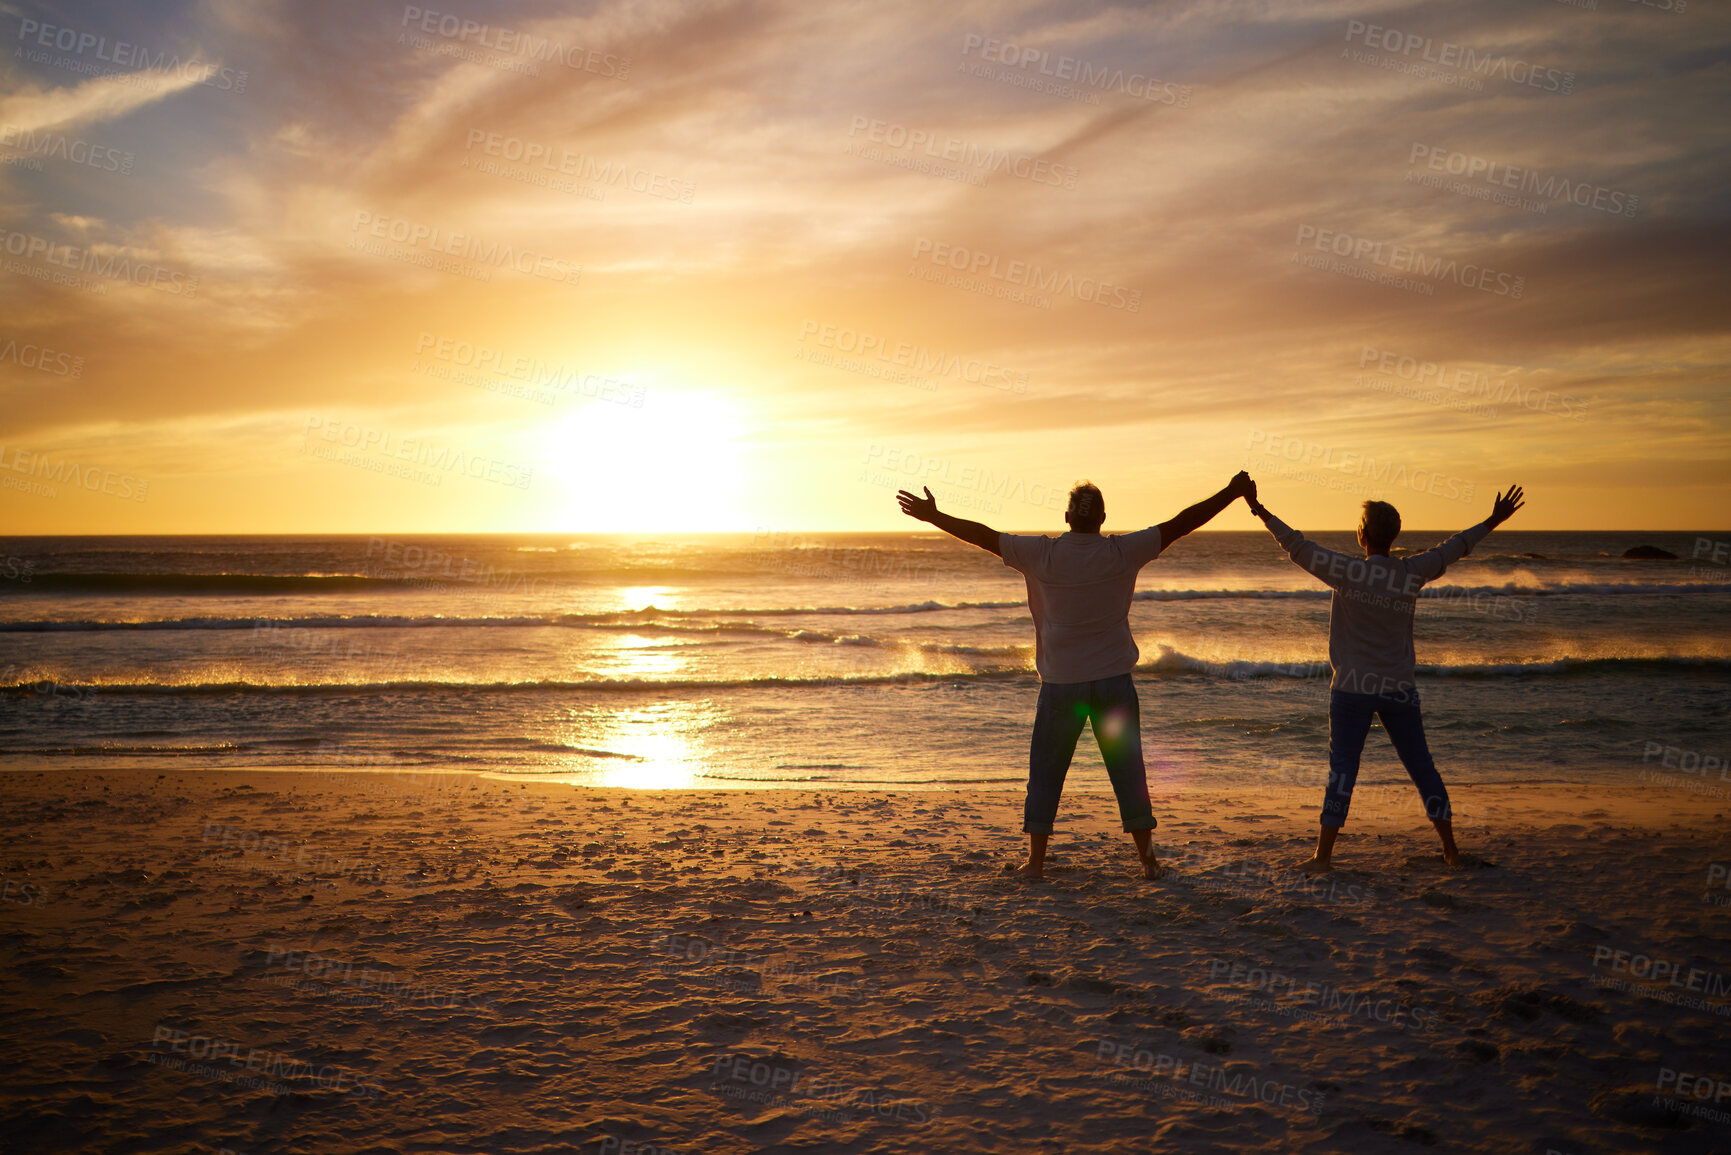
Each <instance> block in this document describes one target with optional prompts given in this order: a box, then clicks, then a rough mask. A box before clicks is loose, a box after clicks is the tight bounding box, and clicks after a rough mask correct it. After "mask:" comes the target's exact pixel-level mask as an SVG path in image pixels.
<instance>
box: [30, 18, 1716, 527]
mask: <svg viewBox="0 0 1731 1155" xmlns="http://www.w3.org/2000/svg"><path fill="white" fill-rule="evenodd" d="M434 5H435V6H432V7H422V6H413V5H402V4H395V3H370V2H364V0H363V2H351V0H342V2H329V3H287V2H283V3H182V4H175V3H162V4H155V3H153V4H150V5H137V4H127V3H118V2H116V3H54V4H0V42H3V43H4V44H6V46H7V52H6V55H5V58H4V60H3V61H0V249H3V250H4V251H3V252H0V534H40V533H69V534H71V533H375V532H382V531H392V532H422V533H433V532H453V533H456V532H493V531H496V532H549V533H567V532H569V533H588V532H651V533H665V532H680V531H744V532H754V531H759V532H760V531H764V530H770V531H809V530H821V531H831V532H840V531H847V530H905V529H912V528H915V527H914V526H913V524H912V523H910V522H908V521H907V520H906V519H905V518H904V517H903V516H902V515H901V514H900V513H899V512H898V510H897V507H896V503H895V499H894V494H895V492H896V490H897V489H898V488H903V487H907V488H914V489H917V488H919V487H920V486H922V485H924V486H929V487H930V488H931V489H932V491H933V493H934V494H935V495H936V496H937V498H938V504H939V507H940V508H941V509H945V510H947V511H949V512H952V513H955V514H958V515H960V516H964V517H970V518H974V519H977V520H980V521H984V522H986V523H987V524H990V525H992V526H994V528H1001V529H1010V530H1023V531H1053V532H1055V531H1060V530H1062V528H1063V524H1062V511H1063V508H1064V495H1065V492H1066V491H1067V489H1068V488H1069V486H1070V485H1071V484H1073V483H1074V482H1075V481H1077V480H1079V479H1082V478H1088V479H1090V480H1092V481H1094V482H1095V483H1096V484H1098V485H1099V486H1100V487H1101V488H1102V490H1103V491H1104V493H1105V497H1106V505H1107V526H1106V529H1107V531H1108V532H1110V531H1111V530H1113V529H1126V530H1127V529H1133V528H1139V527H1140V526H1141V525H1145V524H1149V523H1152V522H1155V521H1159V520H1163V519H1164V518H1167V517H1170V516H1171V515H1172V514H1173V513H1175V512H1177V510H1179V509H1180V508H1182V507H1183V506H1185V505H1188V504H1190V503H1191V502H1193V501H1197V500H1199V499H1201V498H1203V497H1205V496H1207V495H1208V494H1210V493H1212V492H1214V491H1215V490H1217V489H1219V488H1220V487H1221V486H1223V485H1224V484H1226V482H1227V481H1228V479H1229V478H1230V477H1231V475H1232V474H1233V473H1234V472H1236V471H1237V470H1239V469H1241V468H1242V469H1248V470H1249V472H1250V473H1251V475H1252V476H1253V477H1255V478H1256V480H1257V482H1258V486H1259V493H1260V496H1261V498H1262V500H1263V501H1264V503H1265V504H1267V505H1268V506H1269V507H1270V508H1271V509H1273V510H1274V511H1275V512H1276V513H1278V514H1279V515H1280V516H1282V517H1283V518H1285V519H1286V520H1287V521H1289V522H1291V523H1293V524H1295V525H1299V526H1301V527H1305V528H1313V529H1338V528H1345V527H1349V526H1351V525H1353V524H1356V520H1357V515H1358V507H1359V505H1360V503H1361V502H1362V501H1364V500H1365V499H1369V498H1377V499H1381V500H1387V501H1391V502H1393V503H1394V504H1395V505H1396V506H1397V507H1398V508H1399V509H1400V510H1401V512H1402V516H1403V521H1404V522H1405V524H1407V525H1408V526H1412V527H1422V528H1436V529H1447V528H1451V527H1457V526H1462V525H1467V524H1471V523H1472V522H1476V521H1478V520H1480V519H1481V518H1482V517H1484V516H1485V515H1486V514H1488V513H1489V511H1490V507H1491V503H1492V501H1493V499H1494V497H1495V494H1496V491H1497V490H1498V489H1499V488H1501V487H1503V486H1506V485H1508V484H1510V483H1516V482H1518V483H1520V484H1521V485H1523V486H1524V487H1525V488H1526V491H1527V496H1528V506H1527V508H1526V509H1525V510H1523V511H1522V512H1521V514H1520V515H1519V516H1520V523H1521V524H1520V527H1521V528H1524V529H1655V530H1657V529H1710V528H1723V522H1724V520H1725V518H1724V515H1723V511H1724V510H1725V509H1726V507H1727V504H1728V500H1727V499H1728V497H1731V452H1728V450H1731V445H1728V441H1731V438H1728V427H1727V396H1728V389H1727V381H1728V372H1727V366H1728V364H1731V340H1728V337H1727V317H1731V308H1728V297H1731V292H1728V288H1731V281H1728V278H1727V274H1726V271H1725V270H1726V265H1727V258H1731V244H1728V243H1727V242H1728V240H1731V229H1728V227H1727V214H1728V210H1731V199H1728V198H1727V197H1726V195H1725V193H1724V190H1725V188H1727V187H1728V186H1731V179H1728V178H1731V171H1728V170H1731V148H1727V143H1728V137H1731V117H1728V116H1727V115H1726V109H1727V107H1731V101H1728V99H1727V97H1728V94H1731V68H1728V58H1731V51H1728V48H1731V17H1728V16H1727V15H1726V14H1725V12H1724V10H1723V8H1722V7H1721V6H1716V5H1710V4H1704V3H1695V2H1686V0H1648V2H1636V0H1579V2H1578V3H1574V4H1569V3H1562V2H1558V0H1492V2H1473V0H1468V2H1460V0H1448V2H1446V3H1443V2H1426V3H1405V4H1402V3H1389V4H1371V3H1357V2H1344V0H1320V2H1319V0H1302V2H1300V0H1292V2H1288V3H1283V2H1266V3H1225V2H1200V0H1199V2H1175V3H1152V4H1136V5H1122V6H1115V5H1107V4H1089V3H1013V2H1012V3H990V4H986V3H978V4H970V3H965V2H964V3H951V4H947V5H943V6H935V5H931V4H925V3H894V2H889V3H884V2H874V3H870V4H866V3H826V2H800V0H787V2H779V3H778V2H768V0H766V2H752V0H744V2H737V3H727V2H722V3H703V2H691V3H662V2H650V3H634V2H609V0H595V2H584V3H499V4H480V3H470V4H468V5H466V6H459V5H457V4H455V3H454V2H445V0H434ZM1233 513H1237V514H1239V516H1233ZM1212 528H1223V529H1253V528H1255V525H1254V523H1253V522H1252V520H1251V519H1250V518H1249V517H1248V516H1243V515H1242V511H1241V510H1236V511H1229V513H1228V514H1227V515H1223V516H1222V518H1220V519H1217V521H1216V522H1215V523H1214V525H1213V527H1212Z"/></svg>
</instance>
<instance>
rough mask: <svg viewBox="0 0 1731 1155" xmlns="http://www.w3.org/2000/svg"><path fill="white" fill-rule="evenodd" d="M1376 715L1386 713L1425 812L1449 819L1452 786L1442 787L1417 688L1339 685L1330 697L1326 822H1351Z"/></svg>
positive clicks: (1391, 738) (1387, 725) (1386, 722)
mask: <svg viewBox="0 0 1731 1155" xmlns="http://www.w3.org/2000/svg"><path fill="white" fill-rule="evenodd" d="M1372 715H1375V716H1378V717H1380V718H1381V719H1382V728H1383V729H1384V730H1387V731H1388V737H1389V741H1391V742H1393V743H1394V752H1395V753H1396V754H1399V755H1400V763H1401V765H1402V766H1405V767H1406V772H1407V774H1408V775H1410V776H1411V777H1412V784H1413V785H1414V786H1417V787H1418V794H1419V798H1420V799H1422V800H1423V801H1424V812H1425V816H1426V817H1427V818H1430V819H1431V820H1433V821H1436V822H1448V821H1450V818H1449V792H1448V790H1447V789H1445V788H1444V787H1443V782H1442V775H1440V774H1438V773H1437V770H1436V763H1435V762H1433V761H1431V756H1430V747H1429V746H1428V745H1427V744H1426V743H1425V740H1424V718H1423V716H1422V715H1421V714H1420V712H1419V700H1418V691H1417V690H1416V689H1406V690H1401V691H1399V692H1398V693H1395V694H1349V693H1347V692H1346V691H1344V690H1336V691H1334V692H1333V693H1332V694H1330V695H1329V699H1328V789H1327V790H1326V791H1325V792H1324V793H1323V796H1322V825H1324V826H1333V827H1337V828H1338V827H1340V826H1343V825H1345V824H1346V811H1347V808H1348V807H1349V806H1351V804H1352V787H1353V784H1354V783H1355V782H1357V781H1358V760H1359V757H1360V755H1362V754H1363V753H1364V740H1365V737H1366V736H1367V735H1368V734H1369V733H1370V719H1371V717H1372Z"/></svg>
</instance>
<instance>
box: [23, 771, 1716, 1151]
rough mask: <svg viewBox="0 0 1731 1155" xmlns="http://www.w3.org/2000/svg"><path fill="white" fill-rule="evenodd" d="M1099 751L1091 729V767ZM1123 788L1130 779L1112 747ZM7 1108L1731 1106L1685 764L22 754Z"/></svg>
mask: <svg viewBox="0 0 1731 1155" xmlns="http://www.w3.org/2000/svg"><path fill="white" fill-rule="evenodd" d="M1084 777H1085V775H1083V774H1081V773H1078V775H1077V779H1078V780H1081V779H1083V778H1084ZM1099 785H1101V786H1103V785H1104V783H1103V782H1102V783H1100V784H1099ZM5 790H6V792H7V805H6V812H7V814H8V817H9V819H10V821H9V822H8V829H7V832H6V835H5V842H4V863H3V867H4V878H3V880H0V889H3V890H4V892H5V893H4V897H5V902H4V903H0V920H3V921H0V928H3V930H0V952H3V955H4V957H5V959H6V965H5V967H4V969H3V970H0V981H3V982H4V984H5V990H4V996H3V1005H4V1007H5V1010H6V1014H5V1016H4V1023H5V1026H4V1032H5V1036H6V1038H5V1041H6V1044H7V1045H6V1048H5V1050H6V1054H7V1056H8V1058H7V1060H6V1066H7V1073H6V1083H7V1085H8V1088H9V1089H8V1092H7V1106H6V1109H5V1110H6V1115H5V1118H4V1119H3V1120H0V1134H4V1135H5V1136H6V1140H5V1149H6V1150H7V1151H10V1152H63V1151H74V1150H77V1151H91V1152H186V1151H201V1152H202V1151H209V1152H217V1151H225V1150H226V1151H232V1152H237V1153H248V1152H332V1151H365V1152H397V1151H404V1152H406V1151H451V1152H501V1151H518V1152H563V1151H584V1152H598V1153H607V1152H619V1153H645V1152H659V1151H668V1152H746V1151H848V1152H854V1151H858V1152H864V1151H921V1152H927V1151H1029V1150H1037V1151H1075V1150H1099V1151H1122V1150H1129V1149H1132V1145H1136V1146H1137V1147H1139V1148H1142V1149H1158V1150H1197V1151H1202V1150H1241V1151H1268V1152H1276V1151H1295V1150H1296V1151H1355V1152H1361V1151H1409V1150H1414V1149H1417V1148H1420V1147H1429V1146H1434V1147H1437V1148H1438V1149H1442V1150H1453V1151H1487V1152H1488V1151H1532V1152H1539V1153H1543V1152H1551V1151H1555V1152H1563V1153H1567V1155H1575V1153H1581V1152H1590V1151H1679V1152H1681V1151H1723V1150H1731V1123H1728V1122H1727V1120H1728V1119H1731V1114H1728V1112H1731V1082H1728V1081H1731V1060H1727V1058H1726V1054H1727V1052H1726V1050H1725V1048H1724V1045H1723V1039H1724V1037H1725V1032H1726V1029H1727V1026H1728V1016H1731V963H1728V962H1727V959H1726V955H1725V949H1724V944H1725V942H1726V941H1727V938H1728V937H1731V936H1728V935H1727V933H1726V929H1727V922H1728V920H1731V906H1728V905H1727V904H1726V899H1727V898H1731V889H1726V886H1725V883H1726V878H1725V876H1726V863H1727V861H1728V860H1731V844H1728V843H1727V841H1726V839H1725V835H1724V832H1725V830H1726V824H1725V816H1724V809H1723V804H1722V803H1717V802H1714V801H1712V800H1706V801H1703V800H1702V798H1701V796H1700V795H1698V794H1691V793H1688V792H1684V791H1678V790H1669V791H1655V790H1653V789H1651V788H1642V787H1630V788H1622V789H1604V788H1595V789H1587V788H1581V787H1564V786H1526V787H1521V786H1505V787H1486V788H1479V789H1476V790H1474V791H1473V793H1472V796H1471V797H1470V798H1463V799H1462V800H1461V802H1462V803H1463V805H1462V807H1461V813H1462V816H1463V819H1467V820H1466V821H1463V822H1462V823H1461V825H1460V827H1459V832H1460V835H1461V842H1462V847H1463V849H1464V850H1466V851H1467V852H1469V853H1471V854H1474V855H1477V856H1478V857H1479V858H1481V859H1482V860H1484V861H1485V862H1486V863H1487V865H1484V866H1482V867H1479V868H1476V869H1473V870H1470V871H1467V872H1464V873H1452V872H1449V871H1447V870H1445V869H1444V868H1443V866H1442V863H1441V859H1440V856H1438V854H1437V852H1436V847H1435V845H1434V843H1433V836H1432V834H1431V832H1430V830H1429V829H1428V827H1427V826H1421V824H1420V823H1418V822H1415V821H1413V820H1412V819H1411V818H1410V817H1409V816H1407V815H1406V814H1404V813H1399V812H1396V811H1395V809H1394V808H1393V805H1392V804H1391V805H1390V806H1389V807H1386V808H1383V809H1381V810H1378V809H1376V808H1375V807H1374V806H1366V807H1365V808H1364V809H1363V813H1362V814H1361V815H1358V816H1355V820H1354V821H1353V823H1351V824H1350V825H1349V826H1348V827H1347V829H1346V831H1345V832H1344V833H1343V835H1342V838H1341V841H1340V844H1339V846H1338V848H1337V850H1336V863H1337V867H1338V868H1337V869H1336V870H1335V871H1334V872H1333V873H1332V874H1329V875H1326V876H1323V877H1321V878H1317V879H1306V878H1304V877H1302V876H1299V875H1296V874H1293V873H1290V872H1288V871H1285V870H1283V869H1281V868H1282V867H1283V866H1284V865H1286V864H1289V863H1291V862H1295V861H1297V860H1299V859H1302V858H1303V857H1304V856H1305V854H1306V852H1307V850H1308V846H1309V842H1310V839H1311V837H1312V827H1311V825H1310V823H1311V821H1312V815H1313V814H1314V812H1315V811H1314V806H1315V801H1314V800H1313V799H1308V798H1300V797H1298V796H1296V795H1294V796H1292V797H1272V796H1263V797H1258V796H1254V795H1252V796H1246V797H1244V798H1238V799H1235V798H1233V797H1230V796H1225V795H1222V794H1220V793H1219V792H1217V791H1208V792H1200V791H1199V792H1194V793H1187V794H1178V795H1170V794H1169V795H1163V796H1160V797H1158V798H1157V799H1156V812H1157V814H1159V815H1160V816H1161V826H1160V829H1159V830H1158V831H1157V832H1156V845H1157V847H1158V848H1159V851H1160V853H1161V855H1162V858H1163V860H1164V861H1165V862H1166V863H1167V865H1168V866H1169V867H1170V868H1171V869H1170V871H1169V873H1168V874H1167V876H1166V877H1165V878H1164V879H1162V880H1160V881H1158V882H1153V883H1149V882H1145V881H1143V880H1142V879H1140V878H1139V877H1138V876H1137V872H1136V863H1135V860H1134V858H1133V857H1132V855H1131V851H1130V842H1129V839H1128V838H1126V837H1125V836H1124V835H1123V834H1122V833H1121V832H1119V831H1118V830H1117V828H1116V823H1115V821H1114V812H1113V809H1112V803H1111V800H1110V797H1109V796H1107V795H1105V794H1102V793H1097V792H1087V791H1084V790H1081V789H1072V790H1071V792H1070V793H1069V794H1068V795H1067V796H1066V799H1065V807H1064V810H1063V811H1062V812H1061V814H1060V822H1059V830H1058V833H1057V835H1056V836H1055V837H1054V840H1053V857H1052V859H1051V860H1050V861H1049V865H1048V870H1049V874H1048V878H1047V880H1046V881H1044V882H1043V883H1038V884H1027V883H1019V882H1015V881H1012V880H1009V879H1007V878H1005V877H1003V876H1002V874H1001V873H1000V871H1001V868H1002V867H1003V866H1004V865H1005V864H1006V863H1009V862H1012V861H1014V860H1015V859H1016V853H1017V851H1018V850H1020V849H1021V847H1022V845H1023V839H1022V836H1021V835H1020V834H1019V833H1018V832H1017V831H1018V828H1019V820H1020V801H1021V800H1020V795H1019V794H1018V793H1016V792H1013V791H996V792H983V791H982V792H953V791H952V792H941V793H940V792H923V793H922V792H902V793H870V792H863V791H845V792H844V791H830V792H824V793H819V792H815V791H744V790H741V791H728V792H714V791H703V792H664V793H657V792H642V791H623V790H599V789H590V788H578V787H572V786H569V785H564V784H558V783H549V782H532V783H518V782H508V781H504V780H500V779H497V778H488V777H485V776H478V775H471V774H462V773H439V774H409V773H407V772H398V773H370V774H369V773H331V772H323V773H314V772H270V771H257V772H218V773H210V772H202V773H197V772H195V773H170V774H162V775H159V774H156V773H155V772H144V771H140V772H95V773H85V774H77V775H74V774H71V773H60V774H52V775H50V774H11V775H8V776H7V777H6V779H5Z"/></svg>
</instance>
